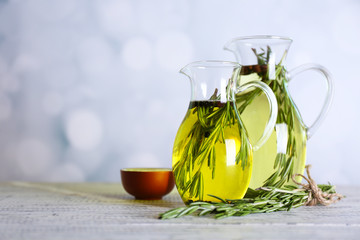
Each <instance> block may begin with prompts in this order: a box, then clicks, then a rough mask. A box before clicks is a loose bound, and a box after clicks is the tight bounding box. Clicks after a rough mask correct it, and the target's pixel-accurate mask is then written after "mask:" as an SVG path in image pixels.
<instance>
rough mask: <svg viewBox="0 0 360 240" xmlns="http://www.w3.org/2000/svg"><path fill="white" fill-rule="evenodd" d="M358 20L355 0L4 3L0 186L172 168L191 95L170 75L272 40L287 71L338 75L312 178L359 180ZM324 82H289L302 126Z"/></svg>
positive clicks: (315, 143)
mask: <svg viewBox="0 0 360 240" xmlns="http://www.w3.org/2000/svg"><path fill="white" fill-rule="evenodd" d="M359 13H360V1H357V0H343V1H336V0H326V1H325V0H321V1H310V0H295V1H280V0H273V1H268V0H263V1H259V0H251V1H250V0H248V1H244V0H225V1H205V0H193V1H190V0H189V1H185V0H180V1H175V0H152V1H147V0H128V1H127V0H76V1H72V0H0V180H2V181H12V180H26V181H113V182H116V181H119V170H120V168H123V167H139V166H144V167H170V166H171V152H172V144H173V140H174V137H175V134H176V131H177V128H178V126H179V125H180V123H181V120H182V118H183V117H184V115H185V111H186V109H187V106H188V102H189V100H190V98H189V97H190V84H189V82H188V80H187V78H185V77H183V76H181V75H180V74H179V73H178V70H179V69H180V68H181V67H183V66H184V65H185V64H187V63H189V62H192V61H196V60H204V59H222V60H234V59H235V58H234V57H233V55H232V54H231V53H230V52H226V51H224V50H223V49H222V48H223V45H224V44H225V43H226V42H227V41H228V40H230V39H231V38H234V37H238V36H248V35H259V34H271V35H281V36H289V37H291V38H292V39H293V40H294V42H293V44H292V46H291V48H290V52H289V55H288V60H287V66H288V69H291V68H293V67H295V66H298V65H300V64H303V63H308V62H315V63H320V64H322V65H323V66H325V67H326V68H328V69H329V70H330V71H331V73H332V75H333V77H334V85H335V95H334V99H333V104H332V107H331V109H330V111H329V114H328V115H327V118H326V119H325V121H324V122H323V124H322V125H321V126H320V128H319V130H318V131H317V132H316V133H315V135H314V136H313V138H312V139H310V140H309V142H308V149H307V151H308V158H307V162H308V163H311V164H312V165H313V168H312V172H313V177H314V178H315V179H316V180H317V181H318V182H322V183H326V182H327V181H330V182H331V183H334V184H360V174H359V169H360V159H359V150H360V137H359V136H360V131H359V129H360V106H359V104H360V89H359V87H360V83H359V82H360V79H359V78H360V77H359V76H360V75H359V60H360V58H359V57H360V14H359ZM300 78H301V79H300ZM321 80H322V79H321V77H320V76H318V75H316V73H312V74H310V73H308V74H304V75H302V77H299V79H297V80H296V81H294V82H293V84H292V85H291V91H292V93H293V96H294V99H295V100H296V102H297V104H298V107H299V108H300V110H301V112H302V115H303V117H304V119H305V121H306V122H307V123H310V122H311V121H313V120H314V119H315V117H316V114H317V113H318V111H319V109H320V107H321V103H322V100H323V98H324V90H323V87H324V85H323V83H322V81H321Z"/></svg>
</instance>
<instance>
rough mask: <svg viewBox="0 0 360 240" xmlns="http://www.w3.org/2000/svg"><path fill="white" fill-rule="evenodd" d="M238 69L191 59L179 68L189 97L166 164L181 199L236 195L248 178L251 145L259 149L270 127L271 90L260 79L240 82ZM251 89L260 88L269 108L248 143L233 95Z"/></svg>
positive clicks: (272, 123) (272, 120)
mask: <svg viewBox="0 0 360 240" xmlns="http://www.w3.org/2000/svg"><path fill="white" fill-rule="evenodd" d="M240 71H241V66H240V65H239V64H238V63H234V62H222V61H200V62H194V63H191V64H189V65H187V66H185V67H184V68H183V69H181V71H180V72H181V73H183V74H185V75H186V76H188V77H189V78H190V82H191V99H190V104H189V107H188V110H187V113H186V115H185V118H184V120H183V121H182V123H181V125H180V127H179V129H178V132H177V135H176V138H175V142H174V148H173V156H172V159H173V160H172V167H173V173H174V177H175V183H176V187H177V189H178V191H179V193H180V195H181V198H182V200H183V201H184V203H186V204H188V203H190V202H193V201H198V200H201V201H218V199H216V198H214V197H212V195H213V196H216V197H220V198H223V199H240V198H242V197H243V196H244V194H245V192H246V190H247V188H248V186H249V182H250V178H251V171H252V158H253V148H259V147H260V146H261V145H262V144H263V143H264V142H265V141H266V140H267V139H268V137H269V136H270V135H269V134H271V132H272V129H273V128H274V126H275V122H276V113H277V103H276V99H275V96H274V94H273V93H272V91H271V90H270V88H269V87H268V86H267V85H266V84H264V83H261V82H259V83H248V84H245V85H242V86H240V83H241V80H239V79H238V78H239V74H240ZM253 88H256V89H259V91H262V92H264V94H265V96H266V97H265V98H267V99H268V100H269V103H270V106H271V107H270V113H269V112H268V113H269V115H268V116H267V120H266V121H267V124H266V127H265V131H264V133H263V134H262V136H261V137H260V138H259V140H258V141H257V143H256V144H254V145H253V146H252V144H251V143H250V142H249V140H248V136H247V133H246V130H245V128H244V126H243V124H242V121H241V119H240V116H239V114H238V113H237V110H236V106H235V99H234V97H235V94H236V93H240V92H243V91H247V90H249V89H253ZM269 116H270V117H269ZM263 130H264V129H263Z"/></svg>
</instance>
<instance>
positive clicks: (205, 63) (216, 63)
mask: <svg viewBox="0 0 360 240" xmlns="http://www.w3.org/2000/svg"><path fill="white" fill-rule="evenodd" d="M189 67H193V68H198V69H206V68H223V67H230V68H241V64H240V63H237V62H232V61H224V60H200V61H195V62H191V63H189V64H187V65H185V66H184V67H183V68H181V69H180V71H179V72H180V73H184V70H185V69H187V68H189Z"/></svg>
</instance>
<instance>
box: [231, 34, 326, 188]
mask: <svg viewBox="0 0 360 240" xmlns="http://www.w3.org/2000/svg"><path fill="white" fill-rule="evenodd" d="M291 42H292V40H291V39H289V38H287V37H278V36H251V37H242V38H235V39H232V40H231V41H229V42H228V43H227V44H226V45H225V47H224V49H225V50H229V51H231V52H233V53H234V54H235V56H236V59H237V61H238V62H239V63H241V65H242V66H243V67H242V69H241V73H240V74H241V78H240V79H241V81H242V82H243V83H245V82H252V81H255V82H262V83H265V84H267V85H268V86H269V87H270V88H271V89H272V91H273V92H274V94H275V96H276V99H277V102H278V116H277V121H276V126H275V128H274V129H273V132H272V134H271V137H270V138H269V140H268V141H267V142H266V143H265V144H264V145H263V146H262V147H261V148H260V149H259V150H258V151H256V152H254V161H253V164H254V165H253V174H252V179H251V182H250V187H251V188H257V187H260V186H277V187H280V186H282V185H283V184H285V183H290V184H293V182H292V179H291V176H292V175H293V174H294V173H300V174H303V172H304V168H305V161H306V141H307V139H309V138H310V137H311V136H312V134H313V133H314V132H315V130H316V129H317V128H318V126H319V124H320V123H321V121H322V120H323V119H324V116H325V114H326V113H327V111H328V109H329V106H330V101H331V98H332V80H331V77H330V74H329V72H328V71H327V70H326V69H325V68H324V67H322V66H320V65H316V64H305V65H301V66H299V67H297V68H295V69H293V70H291V71H289V72H287V70H286V66H285V59H286V55H287V53H288V49H289V47H290V44H291ZM307 70H315V71H319V72H320V73H322V74H323V76H324V77H325V80H326V83H327V85H326V86H327V95H326V98H325V101H324V105H323V107H322V110H321V111H320V113H319V115H318V117H317V118H316V120H315V122H314V123H313V124H311V125H309V126H308V125H306V124H305V123H304V122H303V120H302V118H301V115H300V113H299V111H298V109H297V107H296V105H295V103H294V102H293V100H292V98H291V96H290V94H289V92H288V88H287V86H288V83H289V82H290V81H292V79H293V78H294V77H295V76H296V75H298V74H299V73H301V72H304V71H307ZM236 102H237V108H238V111H239V114H240V115H241V118H242V119H243V121H244V122H245V123H246V127H247V130H248V132H249V134H250V138H251V137H252V136H257V135H259V134H260V131H261V127H259V126H262V125H263V124H264V122H266V113H267V110H266V109H267V108H268V107H267V103H266V97H265V96H263V94H261V92H259V91H258V90H254V91H252V92H248V93H245V94H243V93H238V94H237V95H236ZM296 180H297V181H300V180H301V179H299V177H298V179H296Z"/></svg>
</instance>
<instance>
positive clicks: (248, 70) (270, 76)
mask: <svg viewBox="0 0 360 240" xmlns="http://www.w3.org/2000/svg"><path fill="white" fill-rule="evenodd" d="M252 51H253V52H254V54H255V55H256V57H257V61H258V64H257V65H251V66H243V67H242V70H241V77H240V78H239V79H240V81H241V79H242V77H244V76H247V75H250V74H256V75H257V77H256V78H255V79H258V80H260V81H262V82H264V83H266V84H267V85H268V86H269V87H270V88H271V90H272V91H273V92H274V94H275V96H276V100H277V102H278V117H277V120H276V129H275V132H276V134H277V135H278V139H277V145H278V149H274V150H277V153H276V158H275V161H274V166H273V168H274V172H273V173H272V174H271V175H270V176H269V177H268V178H267V179H266V181H265V182H264V183H263V186H272V187H281V186H283V185H284V184H285V183H287V182H289V180H291V176H292V175H293V174H294V162H295V159H296V157H297V155H298V153H297V151H298V149H297V141H296V139H298V141H299V139H303V138H305V137H306V136H305V135H304V136H302V132H303V133H305V130H304V131H302V132H300V131H299V130H296V129H297V128H304V126H298V127H297V128H296V127H295V124H298V123H299V121H298V120H297V118H298V116H297V115H298V112H297V109H296V107H295V104H294V103H293V102H292V100H291V97H290V96H289V95H288V92H287V89H286V84H287V82H288V79H287V75H286V69H285V67H284V65H283V61H284V59H285V57H286V54H287V52H285V53H284V55H283V57H282V59H281V60H280V62H279V63H278V64H276V65H272V64H274V63H271V56H272V51H271V48H270V47H267V49H266V50H265V49H261V51H260V52H258V51H257V50H256V49H252ZM260 94H261V92H260V91H259V90H254V91H251V92H246V93H239V94H237V95H236V103H237V108H238V111H239V113H240V114H242V113H243V111H244V110H245V109H246V108H247V107H248V106H249V105H250V104H251V103H252V102H253V100H254V99H255V98H256V97H258V96H259V95H260ZM296 134H298V135H301V136H296ZM279 149H280V151H279ZM266 157H267V156H264V158H266Z"/></svg>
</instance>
